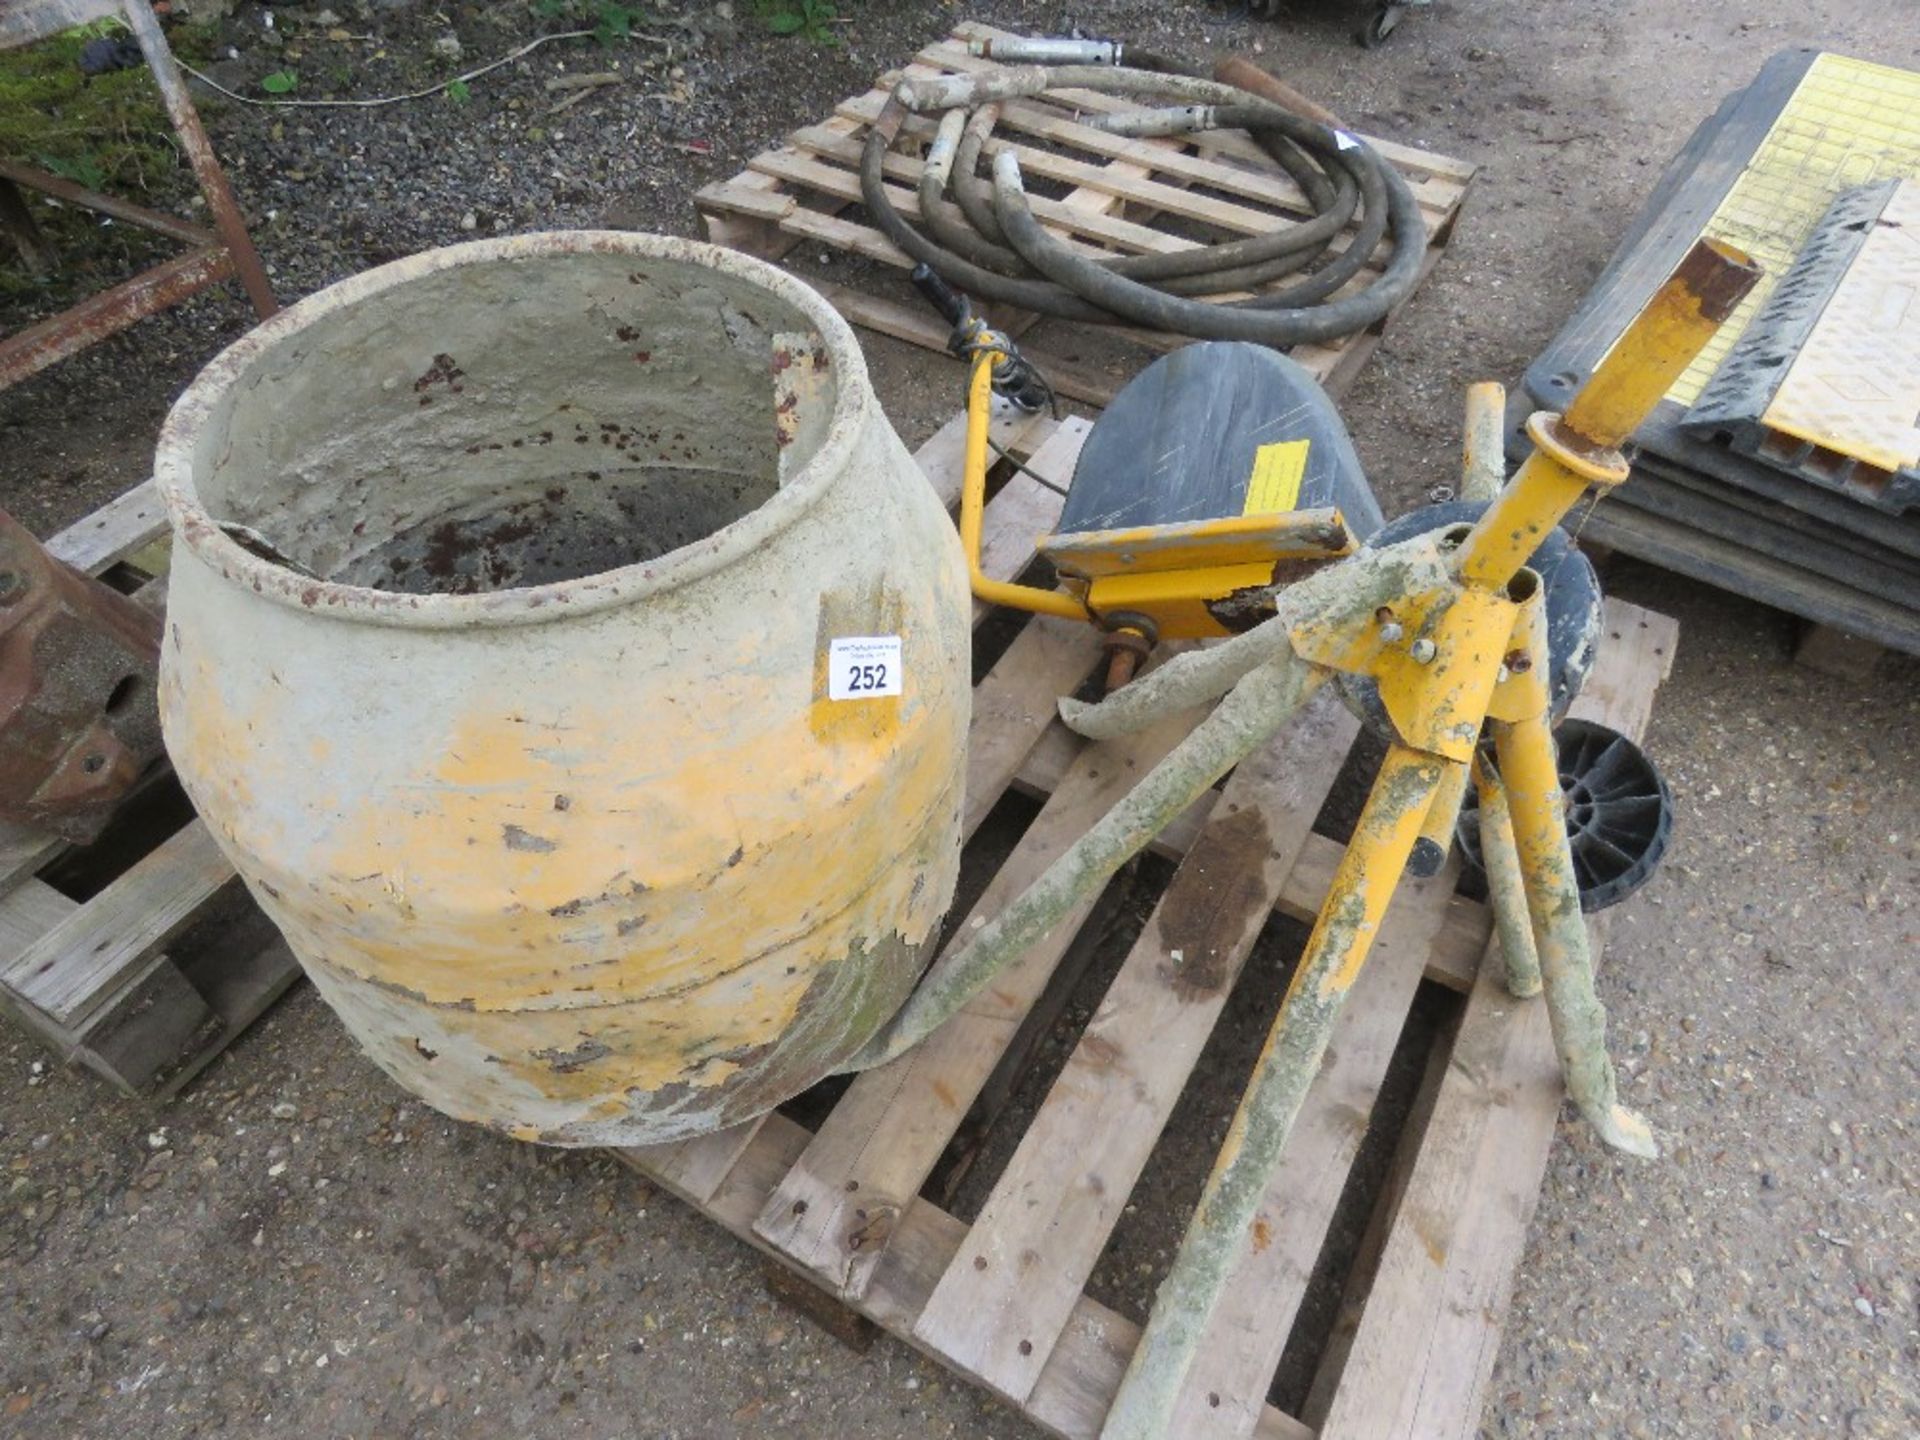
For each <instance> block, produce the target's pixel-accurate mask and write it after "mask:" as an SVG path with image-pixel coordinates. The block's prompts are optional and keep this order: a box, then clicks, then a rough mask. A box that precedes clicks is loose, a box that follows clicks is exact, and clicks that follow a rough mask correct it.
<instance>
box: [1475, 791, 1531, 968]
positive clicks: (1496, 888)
mask: <svg viewBox="0 0 1920 1440" xmlns="http://www.w3.org/2000/svg"><path fill="white" fill-rule="evenodd" d="M1473 781H1474V785H1475V787H1476V788H1477V789H1478V790H1479V792H1480V861H1481V864H1482V865H1484V866H1485V867H1486V872H1487V900H1488V902H1489V903H1490V905H1491V906H1492V909H1493V930H1494V933H1495V934H1496V935H1498V936H1499V937H1500V958H1501V959H1502V960H1503V961H1504V962H1505V964H1506V967H1507V993H1508V994H1510V995H1512V996H1514V997H1515V998H1517V999H1521V1000H1525V999H1527V998H1529V997H1530V996H1534V995H1538V994H1539V993H1540V957H1539V956H1538V955H1536V954H1534V950H1533V917H1532V915H1531V914H1530V913H1529V912H1528V910H1527V882H1526V879H1525V877H1524V876H1522V875H1521V873H1520V852H1519V851H1517V850H1516V849H1515V848H1514V844H1513V815H1512V813H1511V812H1510V811H1509V810H1508V808H1507V791H1506V787H1505V786H1504V785H1502V784H1501V783H1500V777H1499V776H1498V775H1495V774H1494V773H1493V768H1492V767H1491V766H1489V765H1488V764H1487V763H1486V761H1485V760H1484V759H1482V758H1481V757H1480V756H1478V755H1476V756H1475V757H1474V761H1473Z"/></svg>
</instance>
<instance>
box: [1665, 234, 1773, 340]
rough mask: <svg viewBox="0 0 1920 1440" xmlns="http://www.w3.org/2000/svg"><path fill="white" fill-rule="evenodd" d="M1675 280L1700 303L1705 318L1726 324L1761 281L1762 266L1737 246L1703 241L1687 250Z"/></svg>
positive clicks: (1718, 241)
mask: <svg viewBox="0 0 1920 1440" xmlns="http://www.w3.org/2000/svg"><path fill="white" fill-rule="evenodd" d="M1673 278H1674V279H1675V280H1678V281H1679V282H1680V283H1681V284H1682V285H1684V286H1685V287H1686V288H1687V290H1688V292H1689V293H1690V294H1692V295H1693V296H1694V298H1695V299H1697V300H1698V301H1699V302H1700V313H1701V314H1702V315H1704V316H1706V317H1707V318H1708V319H1709V320H1714V321H1724V320H1726V318H1727V317H1728V316H1729V315H1731V314H1733V312H1734V310H1735V309H1737V308H1738V306H1739V304H1740V302H1741V301H1742V300H1744V299H1745V298H1746V295H1747V292H1748V291H1749V290H1751V289H1752V288H1753V286H1754V282H1755V281H1757V280H1758V279H1759V278H1760V266H1759V264H1758V263H1757V262H1756V261H1755V260H1754V258H1753V257H1752V256H1751V255H1749V254H1747V253H1746V251H1744V250H1741V249H1739V248H1738V247H1737V246H1733V245H1729V244H1728V243H1727V242H1726V241H1724V240H1713V239H1702V240H1700V241H1699V242H1698V243H1696V244H1695V245H1694V247H1693V248H1692V249H1691V250H1689V251H1687V255H1686V258H1685V259H1684V260H1682V261H1681V262H1680V265H1679V268H1678V269H1676V270H1675V271H1674V272H1673Z"/></svg>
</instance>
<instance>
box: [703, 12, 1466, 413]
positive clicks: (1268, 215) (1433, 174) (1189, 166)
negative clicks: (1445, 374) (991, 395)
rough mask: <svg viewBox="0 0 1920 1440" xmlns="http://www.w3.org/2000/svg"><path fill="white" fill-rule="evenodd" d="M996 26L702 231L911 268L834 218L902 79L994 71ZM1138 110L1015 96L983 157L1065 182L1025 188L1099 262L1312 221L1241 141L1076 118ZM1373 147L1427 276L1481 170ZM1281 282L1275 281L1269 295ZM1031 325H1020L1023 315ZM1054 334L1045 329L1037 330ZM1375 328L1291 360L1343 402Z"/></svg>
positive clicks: (783, 150) (798, 139) (743, 177)
mask: <svg viewBox="0 0 1920 1440" xmlns="http://www.w3.org/2000/svg"><path fill="white" fill-rule="evenodd" d="M1004 33H1005V32H1001V31H996V30H993V29H992V28H991V27H988V26H982V25H972V24H967V25H961V26H958V27H956V28H955V31H954V34H953V38H951V39H949V40H943V41H940V42H938V43H936V44H933V45H930V46H928V47H926V48H925V49H923V50H922V51H921V52H920V53H919V55H918V56H917V57H916V58H915V60H914V62H913V63H912V64H910V65H908V66H906V67H904V69H903V70H902V71H899V72H895V73H894V74H892V75H889V76H883V77H882V78H881V82H880V84H879V86H877V87H876V88H875V89H873V90H870V91H868V92H867V93H865V94H863V95H855V96H852V97H850V98H848V99H847V100H845V101H843V102H842V103H841V104H840V105H839V106H838V107H836V109H835V112H834V114H833V115H832V116H830V117H829V118H828V119H827V120H825V121H824V122H822V123H820V124H817V125H809V126H804V127H802V128H801V129H799V130H797V131H795V132H793V133H792V134H791V135H790V136H789V137H788V140H787V143H786V144H785V145H784V146H782V147H779V148H776V149H773V150H770V151H767V152H765V153H763V154H761V155H759V156H757V157H755V158H754V159H753V160H752V161H750V162H749V165H748V168H747V170H746V171H744V172H743V173H741V174H740V175H737V176H735V177H734V178H733V179H731V180H728V181H723V182H720V183H718V184H714V185H709V186H707V187H705V188H703V189H702V190H701V191H700V192H699V194H698V195H697V196H696V197H695V207H696V209H697V210H698V212H699V214H700V217H701V223H702V225H703V226H704V227H705V232H706V234H707V236H708V238H709V239H712V240H714V241H716V242H718V243H722V244H730V245H736V246H738V247H739V248H741V249H744V250H748V251H750V252H751V253H754V254H757V255H760V256H763V257H765V258H769V259H771V258H778V257H779V256H781V255H784V254H785V253H787V251H789V250H791V249H792V248H793V247H794V246H796V245H799V244H801V243H803V242H805V243H811V244H818V245H821V246H824V247H826V248H828V249H832V250H839V251H842V252H845V253H848V254H853V255H857V256H860V257H862V258H865V259H868V260H873V261H878V262H880V263H882V264H885V265H888V266H893V267H898V268H906V267H907V266H908V265H909V264H910V261H909V259H908V257H907V256H906V255H905V254H904V253H902V252H901V251H900V249H899V248H898V247H896V246H895V245H894V244H893V242H892V241H891V240H889V239H888V238H887V237H886V236H885V235H883V234H882V233H881V232H880V231H879V230H877V229H875V228H874V227H873V226H871V225H868V224H864V223H861V222H860V221H859V220H857V219H854V218H850V217H849V216H848V215H846V214H843V213H842V212H845V211H848V210H850V209H852V208H854V207H856V206H857V205H858V204H859V201H860V183H859V175H858V170H859V160H860V155H861V152H862V150H863V148H864V137H865V135H866V133H867V132H868V130H869V129H870V127H871V124H872V122H873V120H874V119H875V118H876V117H877V116H878V115H879V113H880V110H881V108H882V107H883V106H884V105H885V104H886V102H887V98H888V94H889V92H890V88H891V85H892V83H894V82H895V81H896V80H897V79H898V78H899V76H900V75H902V74H904V75H909V76H918V77H930V76H936V75H942V74H958V73H972V72H977V71H981V70H987V69H992V68H994V66H993V62H991V61H986V60H981V59H977V58H975V57H973V56H970V55H968V54H967V53H966V43H965V42H966V40H967V38H968V37H971V36H986V37H997V36H1003V35H1004ZM1133 108H1137V107H1136V106H1135V104H1134V102H1133V101H1131V100H1128V99H1125V98H1123V97H1118V96H1110V95H1098V94H1094V93H1092V92H1084V91H1068V92H1062V93H1061V94H1059V95H1057V96H1052V97H1048V98H1047V99H1046V100H1043V101H1040V100H1020V101H1012V102H1008V103H1007V104H1006V105H1004V106H1003V107H1002V124H1001V129H1000V132H999V133H998V134H997V135H996V136H995V137H994V139H993V140H992V141H990V142H989V145H988V147H987V152H988V154H990V155H991V154H996V153H998V152H999V151H1000V150H1002V149H1006V148H1011V149H1012V150H1013V152H1014V153H1015V154H1017V155H1018V156H1019V157H1020V160H1021V164H1022V167H1023V169H1025V170H1026V171H1027V172H1028V173H1029V174H1031V175H1032V176H1034V177H1035V178H1036V179H1037V180H1043V181H1048V182H1052V183H1054V184H1058V185H1065V186H1069V187H1072V188H1071V190H1070V191H1069V193H1068V194H1067V195H1066V196H1064V197H1063V198H1060V199H1053V198H1050V197H1048V196H1045V195H1039V194H1035V195H1032V196H1031V197H1030V199H1031V201H1032V204H1033V208H1034V212H1035V215H1036V216H1037V217H1038V218H1039V219H1040V221H1041V223H1042V224H1043V225H1044V226H1046V227H1047V228H1048V229H1049V230H1051V231H1052V232H1053V233H1054V234H1056V235H1057V236H1059V237H1060V238H1061V239H1062V240H1064V241H1065V242H1066V243H1067V244H1069V245H1071V246H1073V247H1075V248H1076V249H1080V250H1082V251H1084V252H1089V253H1094V254H1143V253H1160V252H1167V251H1173V250H1181V249H1187V248H1191V247H1192V246H1194V245H1196V244H1199V243H1201V242H1200V241H1199V240H1197V239H1195V238H1194V236H1193V235H1191V234H1188V233H1182V228H1181V227H1188V228H1191V227H1193V226H1199V227H1201V228H1202V229H1204V230H1206V231H1209V232H1211V233H1213V234H1216V235H1222V236H1237V235H1247V234H1259V233H1265V232H1267V231H1269V230H1271V229H1272V228H1274V227H1275V226H1276V225H1278V224H1287V223H1293V222H1297V221H1299V220H1301V219H1303V218H1305V216H1306V215H1307V214H1308V213H1309V207H1308V206H1307V203H1306V200H1305V197H1304V196H1303V195H1302V193H1301V192H1300V190H1299V187H1298V186H1297V185H1295V184H1294V182H1293V180H1292V179H1291V177H1289V176H1288V175H1287V174H1286V173H1285V172H1284V171H1282V170H1281V169H1280V168H1279V167H1278V166H1277V165H1275V164H1274V163H1273V161H1272V159H1271V158H1270V157H1269V156H1267V155H1266V153H1265V152H1264V151H1262V150H1261V149H1260V148H1259V147H1258V146H1257V145H1255V144H1254V143H1253V142H1252V140H1251V139H1250V138H1249V137H1247V136H1246V135H1244V134H1241V133H1239V132H1235V131H1209V132H1203V133H1201V134H1198V135H1192V136H1179V137H1165V136H1161V137H1149V138H1135V137H1129V136H1118V135H1111V134H1108V133H1107V132H1105V131H1102V130H1096V129H1094V128H1092V127H1091V126H1089V125H1086V124H1084V123H1082V121H1081V119H1080V118H1079V116H1080V114H1081V113H1082V112H1095V113H1115V112H1119V111H1125V110H1129V109H1133ZM934 129H935V124H934V121H933V120H932V119H931V118H930V117H927V116H918V115H913V116H908V117H907V118H906V120H905V122H904V125H903V130H902V135H903V137H904V138H905V139H906V140H907V141H908V142H909V144H912V143H916V142H919V143H924V142H925V141H926V140H927V138H928V137H930V136H931V135H932V133H933V131H934ZM1369 143H1371V144H1372V145H1373V147H1374V148H1375V149H1376V150H1377V151H1378V152H1379V153H1380V154H1381V155H1382V156H1383V157H1384V158H1386V159H1387V160H1388V161H1389V162H1390V163H1392V164H1394V165H1395V166H1396V167H1398V168H1399V169H1400V170H1401V171H1402V173H1403V174H1404V175H1405V176H1406V177H1407V180H1408V183H1409V185H1410V186H1411V188H1412V189H1413V191H1414V194H1415V196H1416V199H1417V201H1418V203H1419V205H1420V207H1421V210H1422V213H1423V215H1424V216H1425V218H1426V221H1427V224H1428V226H1429V229H1430V232H1431V235H1430V239H1429V245H1428V254H1427V260H1426V264H1425V265H1424V266H1423V269H1422V278H1423V279H1424V277H1425V274H1426V273H1427V272H1429V271H1430V270H1431V268H1432V265H1433V263H1434V262H1435V261H1436V260H1437V259H1438V257H1439V255H1440V253H1441V251H1442V250H1443V249H1444V248H1445V247H1446V245H1447V243H1448V241H1449V239H1450V238H1451V234H1452V229H1453V221H1454V218H1455V216H1456V215H1457V214H1458V212H1459V208H1460V205H1461V203H1462V201H1463V200H1464V198H1465V195H1466V193H1467V190H1468V188H1469V186H1470V185H1471V183H1472V181H1473V177H1474V175H1475V173H1476V171H1475V167H1474V166H1473V165H1472V164H1470V163H1468V162H1466V161H1461V160H1454V159H1450V158H1449V157H1446V156H1440V155H1430V154H1428V153H1426V152H1424V151H1420V150H1417V149H1414V148H1413V147H1410V146H1404V145H1396V144H1393V143H1391V142H1387V141H1382V140H1377V139H1372V138H1371V137H1369ZM1069 151H1070V152H1072V153H1064V152H1069ZM922 164H923V162H922V161H921V159H920V158H919V157H918V156H916V155H913V154H909V153H903V152H902V151H900V150H899V149H898V148H895V149H890V150H889V152H888V154H887V155H886V157H885V158H884V160H883V162H882V170H883V175H884V177H885V180H886V183H887V186H888V194H889V196H890V197H891V199H892V201H893V203H894V204H895V205H896V207H897V208H899V210H900V211H901V213H902V214H904V215H908V216H913V215H917V213H918V200H917V196H916V193H915V192H916V187H917V183H918V178H919V175H920V173H921V169H922ZM1162 217H1164V221H1165V223H1161V220H1162ZM1351 233H1352V232H1351V231H1350V232H1349V236H1350V235H1351ZM1346 243H1347V239H1346V238H1342V237H1336V239H1335V242H1334V245H1333V247H1332V249H1333V250H1334V251H1336V252H1337V251H1339V250H1340V249H1341V248H1342V247H1343V246H1344V245H1345V244H1346ZM1380 263H1381V262H1380V260H1379V257H1378V255H1376V256H1375V257H1372V258H1370V259H1369V262H1368V266H1367V267H1366V268H1365V269H1363V270H1362V272H1361V273H1360V274H1359V275H1357V276H1355V277H1354V278H1353V279H1352V280H1350V281H1349V282H1348V285H1347V286H1346V287H1344V290H1343V293H1345V291H1351V290H1354V289H1357V288H1360V287H1362V286H1364V285H1365V284H1367V283H1369V280H1370V279H1371V277H1372V276H1374V275H1375V274H1377V273H1378V266H1379V264H1380ZM1284 283H1285V282H1284V281H1279V282H1275V287H1277V286H1278V285H1281V284H1284ZM1275 287H1268V288H1275ZM819 288H821V289H822V290H823V291H825V292H826V293H827V294H828V298H829V299H831V300H832V301H833V303H834V304H835V306H836V307H837V308H838V309H839V310H840V311H841V312H842V313H843V314H845V315H846V316H847V318H848V319H849V320H852V321H853V322H854V323H856V324H859V325H864V326H866V327H867V328H869V329H874V330H878V331H880V332H882V333H884V334H888V335H892V336H895V337H896V338H899V339H904V340H908V341H911V342H912V343H915V344H919V345H923V346H925V347H927V348H929V349H934V350H944V349H945V347H946V340H947V330H946V327H945V326H943V325H938V324H935V323H934V322H933V321H932V320H931V318H930V317H928V316H926V315H925V314H923V313H920V312H919V311H918V310H909V309H908V308H907V307H904V306H900V305H897V304H894V303H893V302H891V301H887V300H882V299H880V298H878V297H875V296H866V295H860V294H857V293H855V292H849V291H845V290H839V289H837V288H836V287H833V286H821V287H819ZM1226 298H1235V297H1226ZM997 318H998V319H999V323H1003V324H1010V323H1012V321H1011V320H1010V319H1009V318H1007V317H997ZM1033 318H1034V317H1030V316H1029V317H1024V319H1025V320H1026V321H1031V320H1032V319H1033ZM1062 325H1063V322H1058V321H1049V322H1044V324H1043V328H1046V327H1048V326H1051V327H1055V328H1058V327H1061V326H1062ZM1065 328H1066V329H1067V330H1070V331H1071V330H1077V329H1080V328H1082V327H1074V326H1066V327H1065ZM1095 328H1103V329H1105V331H1106V333H1107V334H1109V335H1111V336H1114V337H1116V338H1118V339H1120V340H1122V341H1126V342H1131V343H1133V344H1136V345H1139V346H1141V347H1142V348H1143V349H1145V350H1146V351H1147V352H1149V353H1151V352H1157V351H1165V350H1169V349H1173V348H1176V347H1178V346H1179V345H1181V344H1183V343H1186V342H1185V341H1184V339H1183V338H1182V337H1180V336H1177V335H1168V334H1160V333H1156V332H1147V331H1140V330H1137V329H1134V328H1132V327H1127V326H1108V327H1095ZM1379 330H1380V327H1378V326H1376V327H1374V328H1373V329H1372V330H1370V331H1368V332H1365V333H1362V334H1357V335H1350V336H1347V337H1344V338H1343V339H1341V340H1339V341H1337V342H1335V343H1332V344H1329V345H1324V346H1321V345H1301V346H1296V347H1294V348H1293V350H1292V354H1293V356H1294V358H1295V359H1296V360H1298V361H1299V362H1300V363H1301V364H1303V365H1305V366H1306V367H1307V369H1308V370H1309V372H1310V373H1311V374H1313V375H1314V377H1315V378H1316V379H1318V380H1320V381H1321V383H1322V384H1323V385H1325V386H1326V387H1327V389H1328V390H1329V391H1330V392H1332V393H1334V394H1338V393H1340V391H1341V390H1343V389H1344V388H1345V387H1346V385H1348V384H1349V383H1351V381H1352V379H1353V377H1354V374H1355V373H1356V372H1357V371H1358V369H1359V367H1360V366H1361V364H1363V363H1364V362H1365V360H1366V358H1367V357H1368V356H1369V355H1370V354H1371V353H1372V351H1373V350H1374V348H1375V347H1376V345H1377V344H1378V338H1379ZM1025 348H1026V349H1027V353H1028V356H1029V358H1030V359H1032V360H1033V361H1034V362H1035V363H1036V364H1037V365H1038V366H1039V367H1040V368H1041V369H1042V370H1043V371H1044V372H1045V373H1046V374H1047V376H1048V377H1049V378H1050V379H1051V380H1052V382H1053V384H1054V386H1055V388H1056V389H1057V390H1058V391H1059V392H1060V393H1061V394H1062V395H1066V396H1069V397H1071V398H1073V399H1076V400H1082V401H1085V402H1087V403H1090V404H1095V405H1104V404H1106V403H1107V402H1108V401H1110V400H1111V399H1112V398H1113V395H1114V393H1115V392H1116V390H1117V389H1118V388H1119V387H1118V384H1117V382H1116V377H1115V376H1107V375H1101V374H1099V373H1097V372H1094V371H1092V370H1090V369H1089V368H1087V367H1084V366H1079V365H1075V364H1071V363H1069V362H1067V361H1065V360H1063V359H1062V358H1060V357H1059V356H1058V355H1050V354H1047V353H1046V351H1045V347H1044V345H1041V346H1034V345H1031V344H1030V345H1028V346H1026V347H1025Z"/></svg>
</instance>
